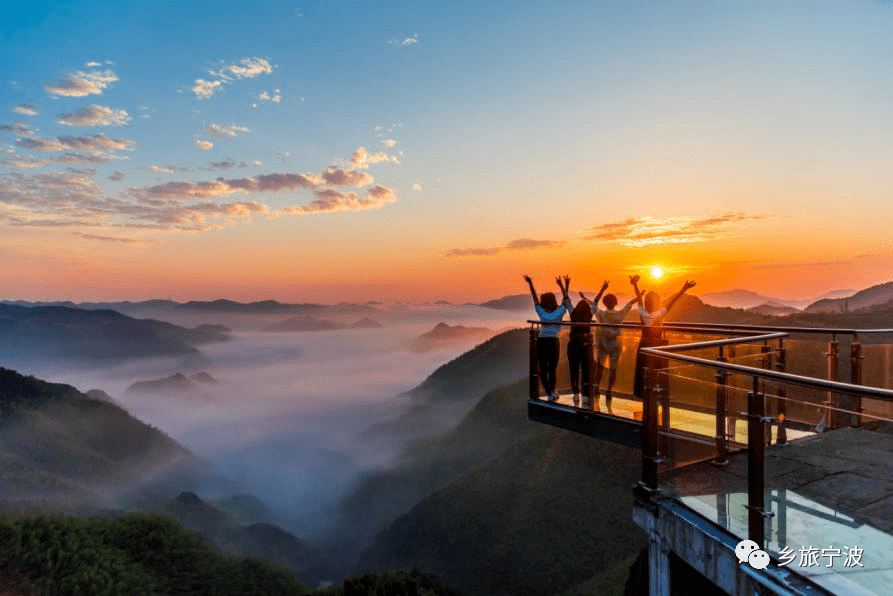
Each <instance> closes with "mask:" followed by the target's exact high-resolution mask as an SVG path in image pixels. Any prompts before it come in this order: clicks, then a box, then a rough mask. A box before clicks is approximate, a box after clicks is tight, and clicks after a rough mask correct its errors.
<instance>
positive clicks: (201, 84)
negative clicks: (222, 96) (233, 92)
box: [192, 79, 223, 99]
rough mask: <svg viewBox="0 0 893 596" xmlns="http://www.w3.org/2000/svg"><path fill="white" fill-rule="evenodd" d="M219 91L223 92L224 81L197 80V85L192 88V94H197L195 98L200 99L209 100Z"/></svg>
mask: <svg viewBox="0 0 893 596" xmlns="http://www.w3.org/2000/svg"><path fill="white" fill-rule="evenodd" d="M218 91H223V82H222V81H206V80H205V79H195V84H194V85H193V86H192V92H193V93H195V96H196V97H198V98H199V99H207V98H209V97H211V96H212V95H214V94H215V93H217V92H218Z"/></svg>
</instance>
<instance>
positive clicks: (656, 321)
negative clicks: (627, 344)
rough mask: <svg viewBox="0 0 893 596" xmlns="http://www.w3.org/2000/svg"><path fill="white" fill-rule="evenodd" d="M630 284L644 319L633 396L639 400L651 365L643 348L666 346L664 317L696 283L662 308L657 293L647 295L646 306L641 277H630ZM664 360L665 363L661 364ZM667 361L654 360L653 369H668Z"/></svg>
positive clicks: (691, 282)
mask: <svg viewBox="0 0 893 596" xmlns="http://www.w3.org/2000/svg"><path fill="white" fill-rule="evenodd" d="M629 281H630V283H631V284H632V285H633V289H634V290H635V291H636V297H637V300H638V303H639V316H641V317H642V339H640V340H639V348H638V349H637V350H636V377H635V380H634V382H633V394H634V395H635V396H637V397H639V398H642V397H644V395H643V393H644V390H645V366H646V365H648V364H649V361H648V359H647V358H646V355H645V354H643V353H642V348H651V347H655V346H661V345H665V344H664V336H663V323H664V317H665V316H666V315H667V313H668V312H670V309H671V308H673V305H674V304H676V301H677V300H679V299H680V298H681V297H682V295H683V294H685V292H687V291H688V290H689V289H691V288H693V287H695V282H693V281H686V282H685V284H684V285H683V286H682V289H681V290H679V292H678V293H677V294H674V295H673V297H672V298H670V301H669V302H667V305H666V306H665V307H663V308H661V307H660V296H659V295H658V294H657V293H656V292H648V293H647V294H645V300H644V304H643V301H642V294H641V292H639V277H638V276H630V278H629ZM661 360H663V362H661ZM665 362H666V360H665V359H654V361H653V362H651V363H650V365H651V367H652V368H666V364H665Z"/></svg>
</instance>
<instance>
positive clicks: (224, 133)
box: [207, 124, 251, 138]
mask: <svg viewBox="0 0 893 596" xmlns="http://www.w3.org/2000/svg"><path fill="white" fill-rule="evenodd" d="M207 131H208V133H209V134H210V135H211V136H214V137H218V138H222V137H237V136H239V135H245V134H248V133H250V132H251V129H249V128H248V127H247V126H239V125H237V124H227V125H226V126H223V125H221V124H209V125H208V127H207Z"/></svg>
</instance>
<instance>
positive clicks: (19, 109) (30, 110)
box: [12, 103, 40, 116]
mask: <svg viewBox="0 0 893 596" xmlns="http://www.w3.org/2000/svg"><path fill="white" fill-rule="evenodd" d="M12 111H13V112H15V113H17V114H24V115H25V116H37V115H38V114H40V109H38V107H37V106H36V105H34V104H32V103H20V104H19V105H17V106H16V107H14V108H13V109H12Z"/></svg>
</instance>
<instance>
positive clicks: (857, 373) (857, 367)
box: [850, 336, 863, 426]
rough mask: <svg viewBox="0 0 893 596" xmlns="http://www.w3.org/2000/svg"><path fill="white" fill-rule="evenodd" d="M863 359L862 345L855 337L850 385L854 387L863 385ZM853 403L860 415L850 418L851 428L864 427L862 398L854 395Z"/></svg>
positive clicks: (851, 357) (851, 346)
mask: <svg viewBox="0 0 893 596" xmlns="http://www.w3.org/2000/svg"><path fill="white" fill-rule="evenodd" d="M862 358H863V357H862V344H860V343H859V337H858V336H853V343H852V344H850V383H852V384H853V385H861V384H862ZM852 403H853V406H855V410H856V412H859V413H858V414H856V415H855V416H852V415H851V416H850V420H851V423H850V426H862V396H861V395H859V394H856V395H853V396H852ZM853 422H855V424H853Z"/></svg>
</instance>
